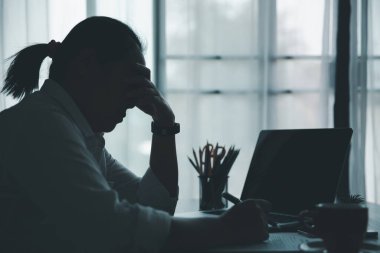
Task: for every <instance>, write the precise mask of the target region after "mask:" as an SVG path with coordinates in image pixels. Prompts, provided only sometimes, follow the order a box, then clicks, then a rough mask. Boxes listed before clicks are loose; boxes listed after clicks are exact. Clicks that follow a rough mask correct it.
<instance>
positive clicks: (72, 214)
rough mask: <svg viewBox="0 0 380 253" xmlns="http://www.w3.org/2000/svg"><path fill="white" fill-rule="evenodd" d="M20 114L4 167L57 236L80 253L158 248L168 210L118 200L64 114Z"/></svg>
mask: <svg viewBox="0 0 380 253" xmlns="http://www.w3.org/2000/svg"><path fill="white" fill-rule="evenodd" d="M23 116H24V117H21V118H22V120H20V124H19V126H18V127H17V126H16V129H17V128H18V130H15V131H13V132H14V133H15V134H14V136H13V138H14V141H13V142H12V146H11V147H9V149H8V152H7V156H6V157H7V159H6V160H5V167H6V168H7V169H9V171H10V173H11V175H12V176H13V177H14V179H15V180H16V181H17V183H18V184H19V186H20V187H21V188H22V189H23V191H24V192H25V194H26V195H27V196H28V197H29V198H30V200H31V201H32V202H33V203H34V204H36V205H37V206H38V207H39V208H40V209H41V210H42V211H43V212H44V213H45V214H46V215H47V217H48V220H49V222H51V223H52V224H54V226H55V227H56V233H57V236H58V237H60V239H61V240H63V241H69V242H70V243H72V244H74V245H76V246H77V247H78V248H79V249H82V250H83V251H85V252H158V251H159V249H160V248H161V247H162V245H163V244H164V242H165V240H166V238H167V236H168V234H169V229H170V223H171V217H170V215H169V214H167V213H166V212H162V211H159V210H155V209H153V208H149V207H145V206H142V205H139V204H131V203H129V202H127V201H119V197H118V194H117V192H115V191H113V190H112V189H111V188H110V186H109V184H108V183H107V180H106V179H105V177H104V176H103V175H102V173H101V172H100V168H99V166H98V164H97V163H96V161H95V159H94V157H93V156H92V154H91V153H90V152H89V151H88V149H87V148H86V145H85V142H84V141H83V136H82V134H81V133H80V131H79V129H78V128H76V126H75V125H74V124H73V123H72V122H71V121H70V120H68V118H67V117H65V116H64V115H62V114H60V113H52V112H46V113H41V112H36V113H30V112H29V113H28V114H27V115H23Z"/></svg>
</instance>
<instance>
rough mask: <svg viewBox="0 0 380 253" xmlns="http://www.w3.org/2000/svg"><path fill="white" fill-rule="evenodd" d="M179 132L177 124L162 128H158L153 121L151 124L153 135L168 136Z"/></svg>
mask: <svg viewBox="0 0 380 253" xmlns="http://www.w3.org/2000/svg"><path fill="white" fill-rule="evenodd" d="M179 131H180V126H179V123H175V122H174V124H173V125H172V126H168V127H162V126H159V125H158V124H157V123H155V122H154V121H153V122H152V133H153V134H154V135H158V136H169V135H174V134H178V133H179Z"/></svg>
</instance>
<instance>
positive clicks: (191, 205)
mask: <svg viewBox="0 0 380 253" xmlns="http://www.w3.org/2000/svg"><path fill="white" fill-rule="evenodd" d="M198 206H199V202H198V200H196V199H191V200H179V201H178V206H177V211H176V214H175V215H177V216H181V215H180V213H183V212H192V211H197V210H198ZM367 206H368V208H369V223H368V229H370V230H375V231H378V232H380V205H377V204H373V203H368V204H367ZM310 240H315V239H309V238H307V237H304V236H302V235H299V234H297V233H271V234H270V236H269V239H268V240H267V241H266V242H263V243H259V244H252V245H245V246H241V245H235V246H226V247H223V248H215V249H207V250H200V251H196V252H192V253H216V252H220V253H227V252H228V253H241V252H244V253H249V252H251V253H259V252H262V253H269V252H286V253H293V252H294V253H295V252H300V250H299V248H298V247H299V244H300V243H303V242H307V241H310ZM368 241H369V242H373V243H376V244H380V239H379V238H378V239H372V240H368ZM280 249H283V250H280Z"/></svg>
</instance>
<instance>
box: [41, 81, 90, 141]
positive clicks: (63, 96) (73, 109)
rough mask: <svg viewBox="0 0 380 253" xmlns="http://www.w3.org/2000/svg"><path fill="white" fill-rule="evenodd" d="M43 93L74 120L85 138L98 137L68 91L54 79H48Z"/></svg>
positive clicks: (42, 89) (43, 87)
mask: <svg viewBox="0 0 380 253" xmlns="http://www.w3.org/2000/svg"><path fill="white" fill-rule="evenodd" d="M41 91H42V92H44V93H45V94H47V95H48V96H50V97H52V98H54V99H55V100H56V101H57V102H58V103H59V104H60V105H61V106H62V107H63V109H64V110H65V111H66V112H67V113H68V114H69V116H70V117H71V118H72V119H73V120H74V122H75V123H76V125H77V126H78V127H79V129H80V130H81V131H82V133H83V134H84V136H85V137H91V136H94V135H97V134H95V133H94V131H93V130H92V128H91V127H90V124H89V123H88V121H87V120H86V118H85V117H84V115H83V114H82V112H81V111H80V110H79V108H78V106H77V105H76V103H75V102H74V100H73V99H72V97H71V96H70V95H69V94H68V93H67V92H66V90H65V89H64V88H63V87H62V86H61V85H60V84H58V83H57V82H56V81H54V80H52V79H46V80H45V82H44V84H43V86H42V88H41Z"/></svg>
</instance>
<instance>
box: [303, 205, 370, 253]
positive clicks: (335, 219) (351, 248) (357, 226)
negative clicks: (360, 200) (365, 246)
mask: <svg viewBox="0 0 380 253" xmlns="http://www.w3.org/2000/svg"><path fill="white" fill-rule="evenodd" d="M304 216H305V213H304ZM306 216H309V217H311V218H312V223H313V231H314V233H315V235H317V236H318V237H320V238H322V239H323V243H324V245H325V247H326V249H327V251H328V252H329V253H358V252H359V250H360V248H361V246H362V243H363V240H364V236H365V233H366V231H367V226H368V208H367V207H366V206H365V205H363V204H346V203H337V204H333V203H320V204H317V205H316V207H315V209H314V210H313V211H309V212H307V214H306ZM305 225H306V226H308V225H307V223H306V224H305Z"/></svg>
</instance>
